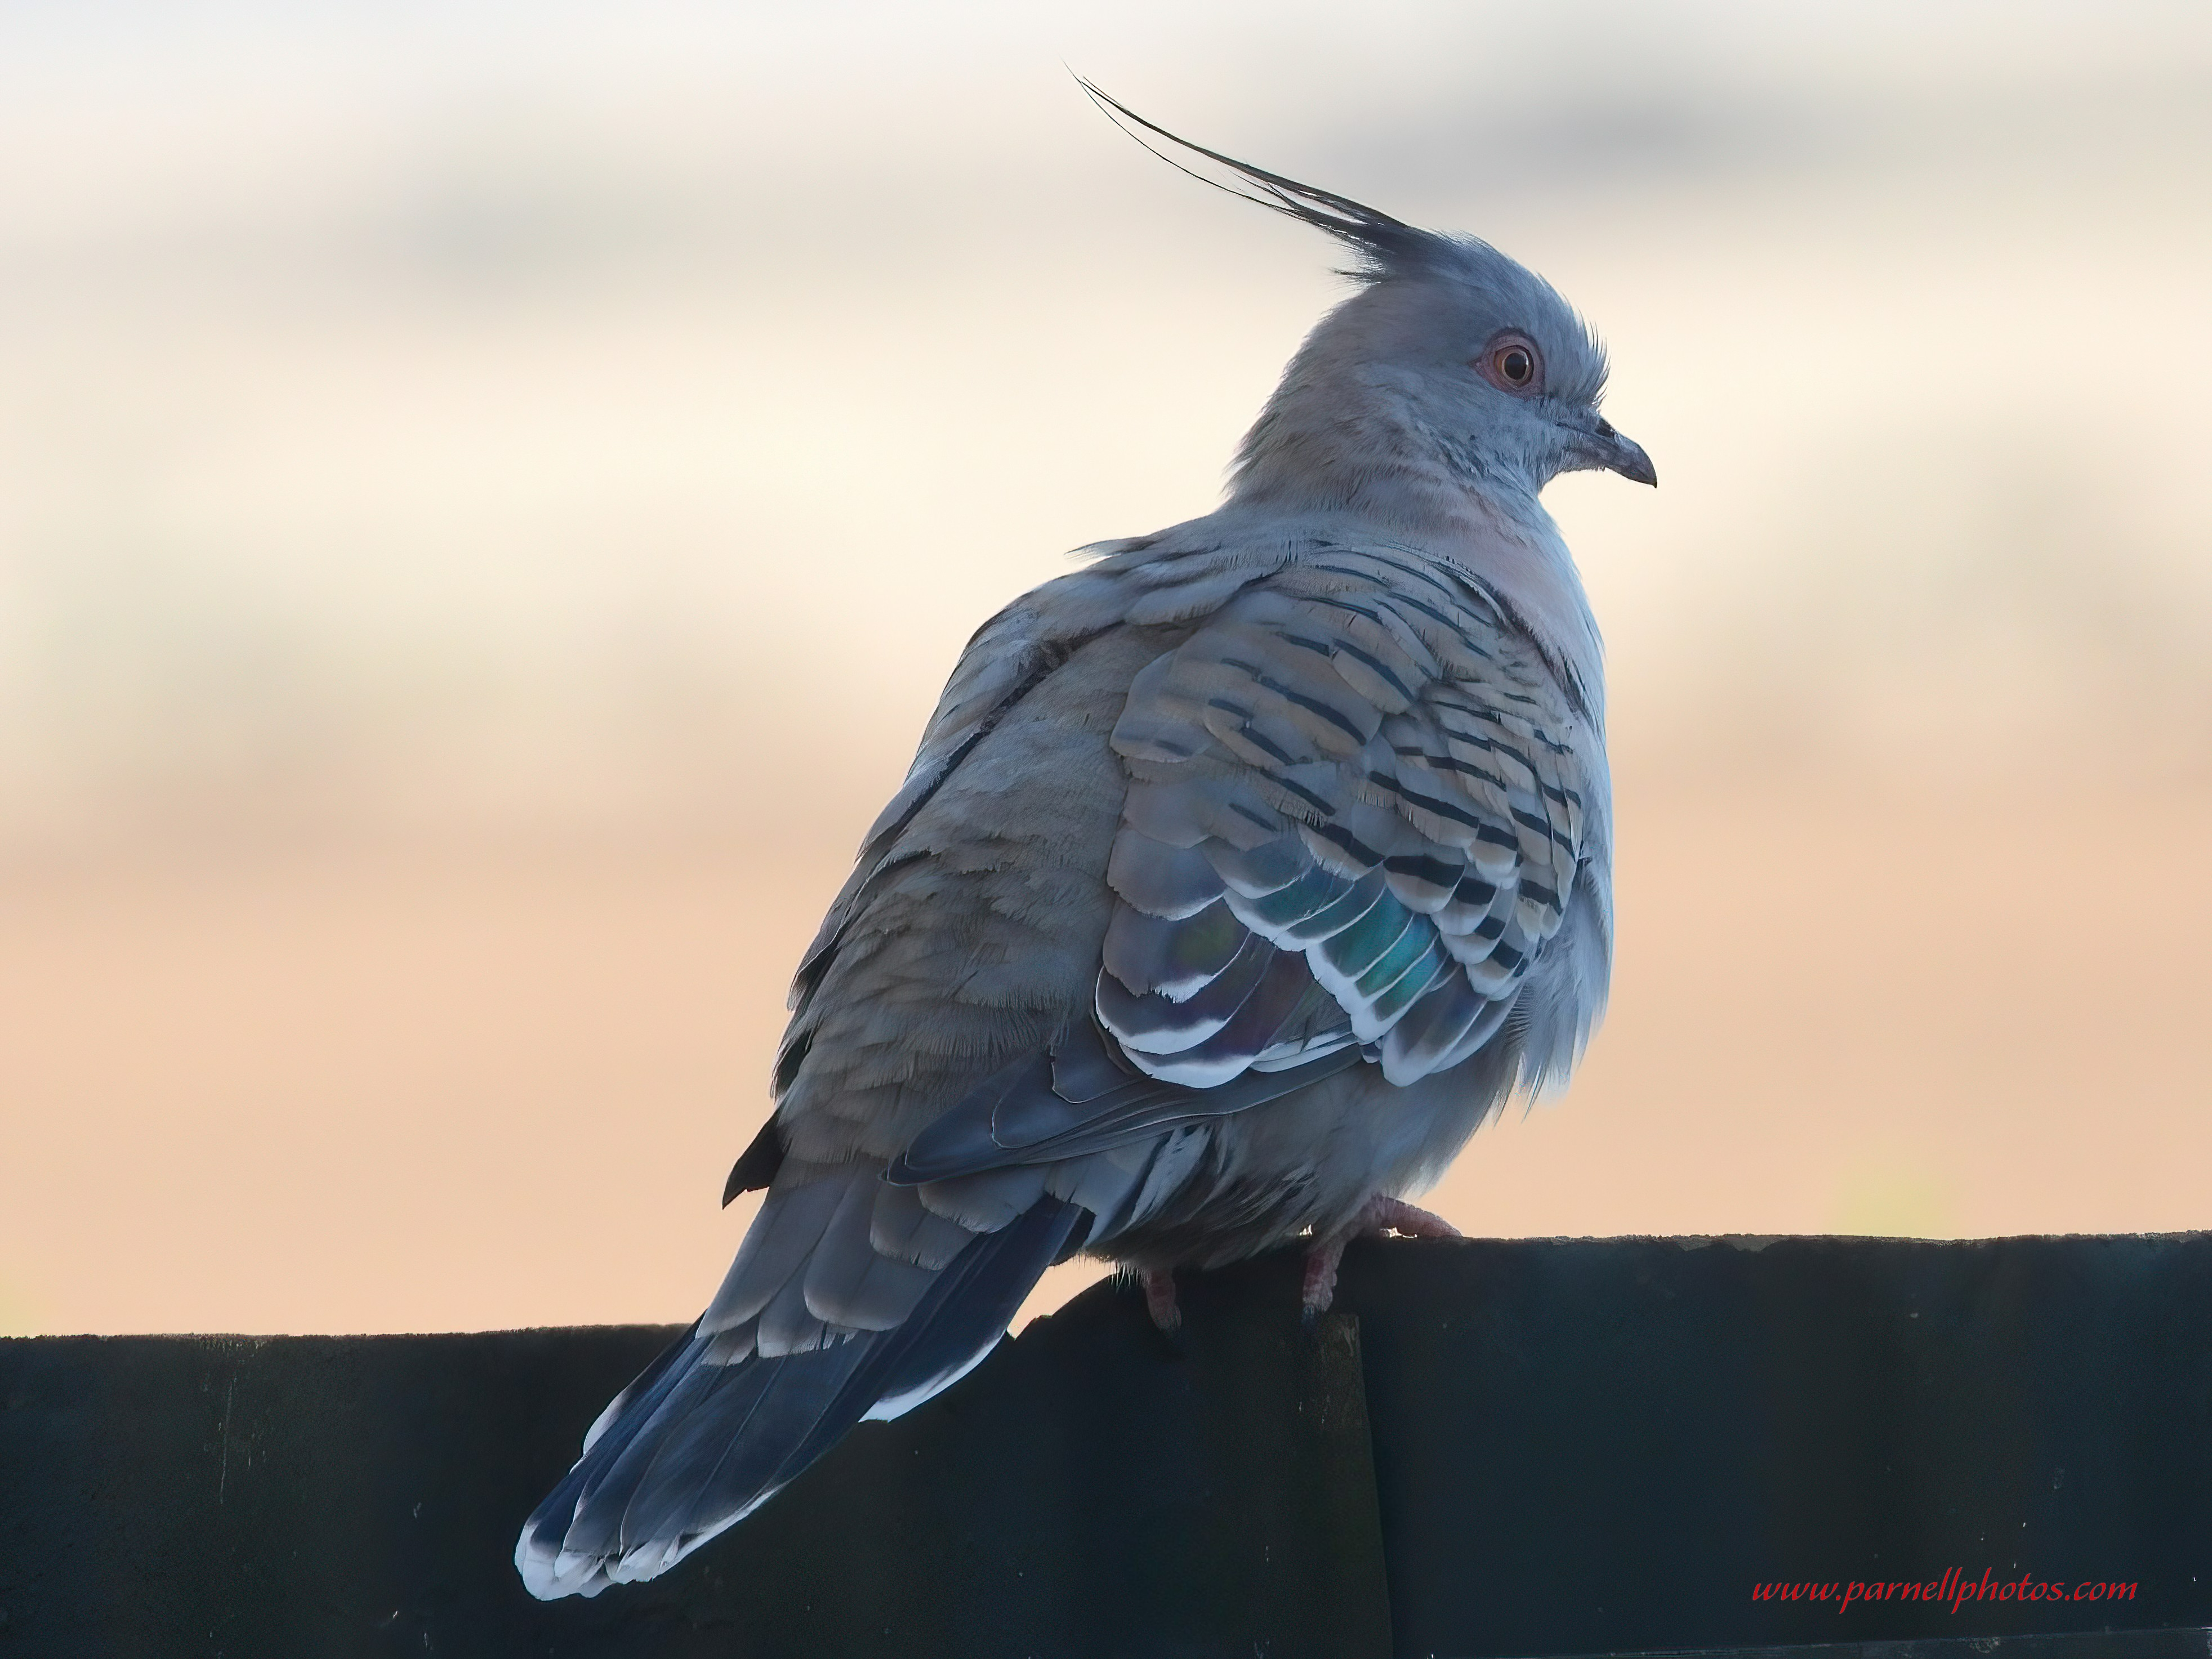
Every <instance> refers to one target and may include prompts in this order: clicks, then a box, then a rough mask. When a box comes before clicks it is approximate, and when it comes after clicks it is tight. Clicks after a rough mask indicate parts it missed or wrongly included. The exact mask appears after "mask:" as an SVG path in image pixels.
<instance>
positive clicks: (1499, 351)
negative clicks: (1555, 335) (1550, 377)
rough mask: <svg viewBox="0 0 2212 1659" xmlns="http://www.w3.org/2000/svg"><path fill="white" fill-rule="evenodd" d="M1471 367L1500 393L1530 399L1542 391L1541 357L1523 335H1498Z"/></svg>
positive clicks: (1542, 370)
mask: <svg viewBox="0 0 2212 1659" xmlns="http://www.w3.org/2000/svg"><path fill="white" fill-rule="evenodd" d="M1471 367H1472V368H1474V372H1475V373H1476V374H1480V375H1481V376H1482V378H1483V379H1484V380H1487V381H1489V382H1490V383H1491V385H1492V386H1496V387H1497V388H1498V390H1499V391H1500V392H1512V393H1514V394H1515V395H1516V396H1519V397H1531V396H1534V394H1535V393H1537V392H1541V391H1542V390H1543V389H1544V358H1543V354H1542V353H1541V352H1539V351H1538V350H1537V349H1536V347H1535V344H1534V342H1532V341H1530V340H1529V339H1528V337H1525V336H1523V335H1519V334H1501V335H1499V336H1498V337H1497V338H1496V339H1494V340H1492V342H1491V343H1489V344H1488V345H1486V346H1485V347H1484V348H1483V349H1482V356H1480V357H1477V358H1476V359H1475V360H1474V363H1473V364H1472V365H1471Z"/></svg>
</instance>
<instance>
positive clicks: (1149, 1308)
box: [1137, 1267, 1182, 1336]
mask: <svg viewBox="0 0 2212 1659" xmlns="http://www.w3.org/2000/svg"><path fill="white" fill-rule="evenodd" d="M1137 1279H1138V1282H1139V1284H1141V1285H1144V1287H1145V1311H1146V1313H1148V1314H1150V1315H1152V1323H1153V1324H1154V1325H1156V1326H1158V1328H1160V1329H1161V1330H1162V1331H1163V1332H1164V1333H1165V1334H1168V1335H1170V1336H1173V1335H1174V1334H1176V1332H1177V1331H1179V1330H1181V1329H1182V1309H1181V1308H1179V1307H1177V1306H1176V1282H1175V1271H1174V1269H1172V1268H1160V1267H1148V1268H1146V1270H1145V1271H1144V1272H1143V1273H1139V1274H1138V1275H1137Z"/></svg>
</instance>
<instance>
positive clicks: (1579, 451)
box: [1575, 416, 1659, 486]
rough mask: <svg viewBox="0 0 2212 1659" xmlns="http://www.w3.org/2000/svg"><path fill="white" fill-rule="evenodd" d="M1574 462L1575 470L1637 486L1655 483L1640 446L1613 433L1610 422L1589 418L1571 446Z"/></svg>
mask: <svg viewBox="0 0 2212 1659" xmlns="http://www.w3.org/2000/svg"><path fill="white" fill-rule="evenodd" d="M1575 459H1576V462H1577V465H1579V466H1583V467H1596V468H1602V469H1603V470H1604V471H1607V472H1618V473H1619V474H1620V476H1621V477H1624V478H1627V479H1630V480H1632V481H1633V482H1634V483H1640V484H1652V485H1655V486H1656V484H1657V483H1658V482H1659V473H1658V471H1657V469H1656V468H1655V467H1654V466H1653V465H1651V458H1650V456H1649V455H1647V454H1645V453H1644V446H1643V445H1642V444H1640V443H1638V442H1637V441H1636V440H1635V439H1633V438H1630V437H1626V436H1624V435H1621V434H1620V433H1618V432H1615V431H1614V430H1613V422H1610V421H1608V420H1607V419H1605V418H1604V417H1603V416H1591V417H1590V423H1589V425H1588V426H1587V427H1585V428H1583V431H1582V433H1581V435H1580V441H1578V442H1577V444H1576V446H1575Z"/></svg>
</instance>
